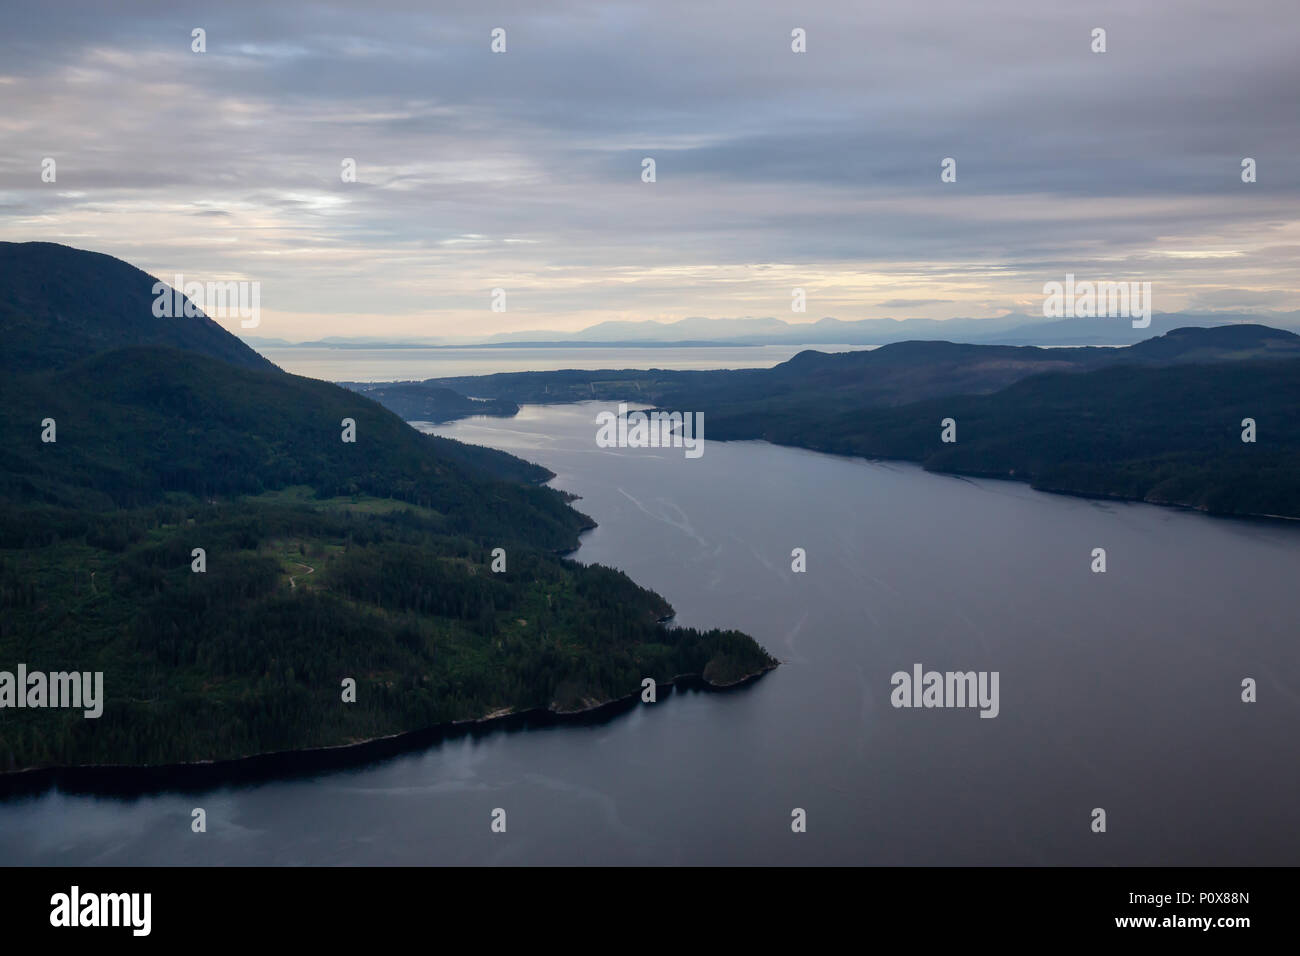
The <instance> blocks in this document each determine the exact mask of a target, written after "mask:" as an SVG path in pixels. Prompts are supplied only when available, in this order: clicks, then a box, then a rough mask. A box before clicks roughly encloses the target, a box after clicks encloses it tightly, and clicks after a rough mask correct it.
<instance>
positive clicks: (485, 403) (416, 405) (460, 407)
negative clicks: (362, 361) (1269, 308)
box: [338, 382, 519, 422]
mask: <svg viewBox="0 0 1300 956" xmlns="http://www.w3.org/2000/svg"><path fill="white" fill-rule="evenodd" d="M338 384H339V385H342V386H343V387H344V388H349V389H351V390H352V391H354V392H360V393H361V394H362V395H365V396H367V397H369V398H372V399H374V400H375V401H377V402H379V404H381V405H383V406H384V407H385V408H387V409H389V410H390V411H392V412H395V413H396V414H398V415H400V416H401V417H402V418H404V419H405V420H406V421H408V422H449V421H454V420H455V419H458V418H468V417H469V416H471V415H495V416H499V417H501V416H503V417H507V418H508V417H510V416H511V415H514V414H515V413H516V412H518V411H519V406H518V405H516V404H515V403H514V402H509V401H503V400H501V399H486V400H481V399H475V398H466V397H465V396H464V395H461V394H460V393H459V392H455V391H452V390H451V389H449V388H429V387H425V386H422V385H418V384H415V383H411V382H394V383H392V384H374V383H370V382H339V383H338Z"/></svg>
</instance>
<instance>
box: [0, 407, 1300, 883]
mask: <svg viewBox="0 0 1300 956" xmlns="http://www.w3.org/2000/svg"><path fill="white" fill-rule="evenodd" d="M601 407H603V406H600V405H596V404H586V405H579V406H552V407H545V408H539V407H533V406H530V407H526V408H524V409H523V411H522V412H521V414H520V415H519V416H518V417H516V418H514V419H473V420H468V421H463V422H458V423H455V424H453V425H449V426H444V427H440V428H438V429H437V431H438V432H439V433H441V434H446V435H451V436H453V437H457V438H462V439H465V440H468V441H475V442H481V443H483V444H489V445H493V446H495V447H498V448H504V449H506V450H508V451H512V452H516V453H518V454H521V455H523V456H524V457H527V458H530V459H533V460H535V461H538V462H540V463H542V464H544V465H546V466H547V467H549V468H551V469H552V470H553V471H555V472H556V473H557V476H558V477H557V478H556V480H555V482H554V484H555V485H556V486H557V487H560V488H564V489H567V490H570V491H573V492H575V493H577V494H579V495H581V496H582V500H581V501H579V502H577V506H578V507H579V508H580V509H581V510H583V511H585V512H586V513H588V514H590V515H592V516H593V517H594V518H596V520H597V521H599V522H600V527H598V528H597V529H596V530H595V531H593V532H591V533H590V534H588V535H587V536H586V537H585V538H584V542H583V545H582V548H581V549H580V551H579V552H578V555H577V557H578V558H579V559H580V560H582V561H599V562H603V563H606V564H613V565H616V566H618V567H621V568H623V569H624V570H626V571H627V572H628V573H629V574H630V575H631V576H632V577H633V579H634V580H636V581H638V582H640V583H642V584H645V585H647V586H649V587H652V588H655V589H656V590H658V591H660V592H661V593H662V594H664V595H665V596H666V597H667V598H668V599H669V600H670V601H671V602H672V603H673V604H674V606H675V607H676V609H677V611H678V618H679V620H680V621H681V623H683V624H690V625H696V626H704V627H708V626H714V625H717V626H729V627H738V628H741V629H743V630H745V631H747V632H749V633H751V634H753V635H754V636H755V637H756V638H757V639H758V640H759V641H760V642H761V643H762V644H763V645H764V646H766V647H767V648H768V649H769V650H770V651H771V652H772V653H773V654H775V655H776V656H778V657H779V658H781V659H782V661H783V662H784V663H783V665H782V666H781V667H779V668H778V669H777V670H775V671H773V672H772V673H770V674H768V675H767V676H765V677H764V678H763V679H762V680H760V681H759V682H757V683H756V684H754V685H752V686H751V687H749V688H748V689H745V690H741V691H737V692H732V693H727V694H709V693H702V692H687V693H680V694H670V695H661V696H660V700H659V702H658V703H657V704H654V705H640V706H638V707H636V708H635V709H634V710H632V711H631V712H630V713H627V714H625V715H623V716H620V717H616V718H614V719H613V720H611V721H609V722H607V723H602V724H598V725H595V726H576V727H575V726H565V727H552V728H546V729H538V730H527V731H519V732H510V733H507V732H494V733H490V734H487V735H484V736H481V737H478V738H471V737H465V738H459V739H456V740H452V741H450V742H447V743H444V744H442V745H440V746H437V747H432V748H429V749H427V750H425V751H422V752H419V753H412V754H409V755H405V756H402V757H398V758H395V759H391V760H388V761H385V762H383V763H379V764H375V765H370V766H367V767H364V768H360V769H353V770H347V771H337V772H331V773H326V774H321V775H318V776H316V777H314V778H308V779H298V780H292V781H279V782H272V783H266V784H261V785H256V786H245V787H227V788H223V789H220V790H216V791H212V792H208V793H203V794H161V795H157V796H151V797H147V798H142V799H130V800H121V799H115V798H114V799H110V798H93V797H85V796H70V795H66V794H61V793H57V792H50V793H46V794H43V795H41V796H38V797H29V798H23V799H20V800H16V801H11V802H9V803H8V804H4V805H0V862H4V863H21V864H33V863H44V864H84V863H91V864H97V863H140V864H152V863H208V864H211V863H229V864H235V863H252V864H257V863H324V864H329V863H401V864H435V863H562V864H581V863H638V864H664V865H669V864H683V863H724V864H725V863H877V864H1054V863H1083V864H1107V865H1109V864H1261V863H1268V864H1289V865H1294V864H1296V863H1297V862H1300V836H1298V835H1297V834H1298V832H1300V831H1298V830H1297V828H1296V827H1295V825H1294V808H1295V805H1296V799H1297V796H1300V765H1298V763H1297V761H1296V759H1295V749H1294V743H1293V741H1294V736H1295V732H1296V728H1297V727H1298V726H1300V693H1298V691H1300V650H1298V647H1300V644H1298V642H1297V641H1296V639H1295V613H1294V609H1295V599H1294V589H1295V581H1296V580H1297V576H1298V575H1300V528H1297V527H1294V526H1291V525H1287V524H1280V523H1279V524H1272V523H1263V522H1246V521H1230V520H1220V519H1213V518H1207V517H1205V516H1202V515H1198V514H1193V513H1188V512H1182V511H1177V510H1172V509H1162V508H1156V507H1153V506H1147V505H1138V504H1123V503H1106V502H1097V501H1087V500H1082V499H1077V498H1068V497H1062V496H1055V495H1047V494H1040V493H1038V492H1035V491H1032V490H1031V489H1029V488H1028V487H1026V486H1024V485H1021V484H1016V483H1010V482H998V481H982V480H981V481H970V480H965V479H961V478H956V477H950V476H941V475H932V474H927V473H925V472H923V471H921V470H920V469H918V468H916V467H914V466H911V465H905V464H891V463H886V464H879V463H869V462H865V461H860V460H852V459H844V458H835V457H830V456H825V455H819V454H814V453H811V452H806V451H801V450H797V449H788V448H778V447H774V446H770V445H765V444H762V443H757V442H743V443H730V444H724V443H718V442H709V443H708V444H707V445H706V450H705V453H704V455H703V457H702V458H699V459H694V460H687V459H686V458H685V457H684V455H683V454H682V451H681V449H626V450H620V449H599V448H597V447H596V446H595V442H594V436H595V431H596V425H595V423H594V418H595V414H596V411H597V410H599V409H600V408H601ZM706 424H707V423H706ZM706 440H707V429H706ZM795 547H802V548H804V549H806V551H807V555H808V559H807V560H808V571H807V573H806V574H793V573H791V571H790V560H791V559H790V551H791V549H792V548H795ZM1095 547H1104V548H1106V550H1107V556H1108V568H1109V570H1108V571H1107V573H1106V574H1093V573H1091V572H1090V571H1089V565H1090V563H1091V551H1092V549H1093V548H1095ZM916 662H920V663H922V664H923V665H925V666H926V668H927V669H928V668H934V669H937V670H959V669H960V670H966V669H973V670H996V671H998V672H999V673H1000V708H1001V712H1000V715H999V716H998V717H997V718H996V719H980V718H979V717H978V715H977V711H975V710H943V709H934V710H903V709H894V708H893V707H891V706H890V703H889V695H890V690H891V686H890V675H891V674H892V673H893V672H894V671H896V670H910V668H911V665H912V664H913V663H916ZM1243 677H1253V678H1255V679H1256V680H1257V681H1258V686H1259V691H1258V693H1259V702H1258V703H1255V704H1246V703H1242V702H1241V700H1240V682H1241V680H1242V678H1243ZM196 806H202V807H204V808H205V809H206V810H207V814H208V832H207V833H206V834H202V835H199V834H193V833H191V832H190V829H189V825H190V810H191V809H192V808H193V807H196ZM497 807H500V808H503V809H505V810H506V811H507V826H508V829H507V832H506V833H505V834H493V833H491V832H490V829H489V822H490V817H491V813H492V810H493V809H494V808H497ZM796 807H797V808H802V809H804V810H806V811H807V818H808V830H807V832H806V833H803V834H794V833H792V832H791V830H790V819H791V811H792V810H793V809H794V808H796ZM1095 807H1101V808H1104V809H1105V810H1106V812H1107V817H1108V819H1107V823H1108V831H1107V832H1106V833H1104V834H1095V833H1092V832H1091V830H1090V826H1089V825H1090V822H1091V819H1092V817H1091V811H1092V810H1093V808H1095Z"/></svg>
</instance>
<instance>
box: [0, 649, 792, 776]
mask: <svg viewBox="0 0 1300 956" xmlns="http://www.w3.org/2000/svg"><path fill="white" fill-rule="evenodd" d="M778 666H779V662H776V661H774V662H773V663H771V664H768V665H767V666H765V667H762V668H760V669H758V670H756V671H753V672H751V673H749V674H746V675H744V676H743V677H740V678H738V679H737V680H734V681H729V682H727V683H723V684H718V683H714V682H712V681H709V680H706V679H705V678H704V676H703V675H702V674H678V675H677V676H675V677H673V678H672V679H671V680H668V681H662V682H660V683H659V684H658V685H657V686H658V689H660V690H663V689H665V688H667V689H669V690H670V691H671V693H678V692H681V691H687V690H694V691H699V692H705V693H730V692H732V691H739V690H743V689H745V688H747V687H749V686H751V685H753V684H754V683H755V682H757V681H758V679H759V678H760V677H762V676H763V675H764V674H766V673H768V672H769V671H771V670H774V669H776V667H778ZM666 696H671V695H666ZM640 701H641V691H640V689H639V688H638V689H637V690H636V691H634V692H632V693H630V694H627V695H625V696H623V697H616V698H611V699H610V700H605V701H601V702H599V703H596V704H592V705H590V706H588V707H583V708H580V709H578V710H567V711H565V710H551V709H550V708H533V709H531V710H524V711H515V710H510V709H503V710H496V711H493V712H491V713H489V714H485V715H484V716H482V717H470V718H466V719H464V720H454V721H450V722H447V723H442V724H436V725H434V726H432V727H422V728H419V729H416V730H405V731H399V732H397V733H394V734H386V735H384V736H381V737H371V738H368V739H366V740H358V741H354V742H352V743H344V744H330V745H327V746H323V747H308V748H303V749H299V750H276V751H267V752H263V753H257V754H246V755H244V756H241V757H229V758H223V759H220V760H196V761H189V762H183V763H171V764H144V765H133V764H79V765H73V766H55V767H28V768H26V769H23V770H9V771H3V772H0V802H2V801H4V800H9V799H14V798H21V797H28V796H39V795H40V794H42V793H44V792H46V791H47V790H51V789H58V790H60V791H63V792H65V793H76V794H88V795H92V796H108V797H119V798H132V797H143V796H151V795H154V794H160V793H167V792H172V793H198V792H205V791H209V790H214V789H217V788H219V787H223V786H241V785H243V786H247V785H253V784H258V783H268V782H273V781H283V780H290V779H294V778H297V777H306V776H313V775H316V774H319V773H326V772H331V771H336V770H346V769H353V768H358V767H362V766H365V765H367V764H373V763H378V762H380V761H383V760H387V759H390V758H392V757H397V756H401V755H403V754H411V753H415V752H417V751H420V750H427V749H429V748H430V747H433V746H436V745H438V744H441V743H442V742H444V741H447V740H455V739H457V738H460V737H465V736H474V737H478V736H483V735H486V734H489V733H494V732H496V731H498V730H505V731H507V732H517V731H526V730H537V729H543V728H547V727H556V726H564V725H573V726H583V725H593V724H602V723H605V722H607V721H609V720H612V719H614V718H616V717H619V716H621V715H622V714H624V713H626V712H628V711H630V710H632V709H633V708H634V707H636V706H637V705H638V704H639V703H640ZM658 703H664V700H663V699H660V700H657V701H656V704H658Z"/></svg>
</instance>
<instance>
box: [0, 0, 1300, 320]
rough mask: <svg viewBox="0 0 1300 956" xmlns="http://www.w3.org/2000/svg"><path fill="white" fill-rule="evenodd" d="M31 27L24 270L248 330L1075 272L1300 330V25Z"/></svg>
mask: <svg viewBox="0 0 1300 956" xmlns="http://www.w3.org/2000/svg"><path fill="white" fill-rule="evenodd" d="M0 25H2V29H0V239H3V240H12V241H26V240H47V241H54V242H62V243H67V244H69V245H73V246H77V247H80V248H86V249H93V250H96V251H100V252H106V253H109V254H112V255H115V256H118V257H120V258H123V259H126V260H127V261H129V262H131V263H133V264H135V265H137V266H139V267H141V268H142V269H145V270H146V271H148V272H151V273H153V274H154V275H156V276H159V277H163V278H168V279H170V277H171V276H173V275H174V274H176V273H183V274H184V275H185V276H186V277H187V278H193V279H199V280H228V279H239V280H247V281H256V282H260V283H261V300H262V320H261V325H260V327H259V328H258V329H257V330H255V331H252V332H247V333H245V334H250V335H258V336H265V337H281V338H286V339H290V340H303V339H312V338H318V337H323V336H329V335H338V336H361V335H385V336H388V335H393V336H399V335H400V336H466V335H468V336H480V335H482V336H486V335H489V334H492V333H495V332H503V331H514V330H523V329H557V330H573V329H578V328H582V327H584V326H587V325H591V324H594V323H596V322H599V321H603V320H607V319H658V320H665V321H667V320H675V319H681V318H686V317H690V316H710V317H726V318H737V317H745V316H752V317H760V316H763V317H766V316H775V317H779V318H784V319H786V320H787V321H812V320H815V319H818V318H821V317H823V316H828V315H829V316H835V317H837V318H840V319H845V320H850V319H861V318H876V317H883V316H895V317H909V316H927V317H932V318H948V317H953V316H992V315H998V314H1003V313H1005V312H1007V311H1010V310H1020V311H1027V312H1037V313H1041V304H1042V289H1043V284H1044V283H1045V282H1047V281H1052V280H1061V279H1063V278H1064V275H1065V274H1066V273H1067V272H1073V273H1075V274H1076V275H1078V276H1080V277H1081V278H1094V279H1138V280H1146V281H1150V282H1152V285H1153V296H1154V302H1155V308H1156V310H1157V311H1174V310H1178V309H1197V310H1207V309H1279V310H1280V309H1296V308H1300V291H1297V290H1300V281H1297V279H1298V278H1300V266H1298V265H1297V262H1298V261H1300V256H1298V255H1297V253H1300V223H1298V222H1297V215H1296V213H1297V209H1300V205H1298V200H1300V133H1298V127H1300V101H1298V99H1297V92H1298V91H1300V56H1298V55H1297V53H1296V51H1297V49H1300V7H1298V6H1297V4H1296V0H1233V2H1228V0H1141V2H1134V0H1089V2H1070V3H1066V2H1055V0H980V2H978V3H975V2H970V0H930V2H927V3H923V4H922V3H866V2H861V0H839V2H817V0H800V2H798V3H794V2H785V3H778V2H768V0H757V2H755V0H747V2H744V3H740V2H731V3H711V2H708V0H693V2H687V3H680V4H677V3H672V2H666V0H655V2H645V3H618V2H566V0H556V2H545V3H543V2H539V0H526V2H513V0H509V2H492V0H468V2H460V0H454V2H448V0H412V2H400V0H366V2H347V3H330V2H325V3H311V4H295V3H289V2H283V3H280V2H275V3H273V2H267V0H257V2H244V0H220V2H218V0H209V2H204V3H191V2H188V0H179V2H171V3H166V4H164V3H147V4H146V3H129V2H121V0H118V2H114V3H111V4H109V3H104V2H102V0H91V2H83V3H70V2H59V0H54V2H51V3H30V2H22V0H0ZM497 27H500V28H502V29H504V30H505V31H506V33H505V37H506V52H505V53H493V52H492V50H491V33H492V30H493V29H494V28H497ZM1097 27H1101V28H1103V29H1105V30H1106V46H1107V52H1105V53H1104V54H1103V53H1094V52H1092V49H1091V47H1092V45H1093V40H1092V31H1093V29H1094V28H1097ZM195 28H202V29H204V30H205V31H206V44H207V52H206V53H195V52H192V50H191V44H192V38H191V37H192V31H193V30H194V29H195ZM795 28H802V29H803V30H805V31H806V36H807V52H806V53H795V52H792V50H791V31H792V30H793V29H795ZM46 157H50V158H53V159H55V161H56V164H57V166H56V169H57V179H56V181H55V182H54V183H45V182H42V180H41V164H42V160H43V159H45V158H46ZM646 157H651V158H653V159H654V160H655V166H656V170H655V172H656V181H655V182H653V183H646V182H643V181H642V161H643V159H644V158H646ZM945 157H952V158H954V159H955V160H956V161H957V170H956V172H957V179H956V182H951V183H944V182H941V181H940V171H941V170H940V163H941V161H942V160H943V159H944V158H945ZM1244 157H1251V158H1253V159H1254V160H1256V163H1257V171H1258V172H1257V176H1258V181H1257V182H1255V183H1251V184H1247V183H1243V182H1242V180H1241V163H1242V159H1243V158H1244ZM348 158H352V159H355V161H356V165H357V181H356V182H353V183H345V182H343V181H342V177H341V175H340V173H341V169H342V164H343V161H344V160H345V159H348ZM795 287H801V288H803V289H805V290H806V291H807V297H808V308H807V312H806V313H804V314H797V313H792V312H791V308H790V303H791V290H792V289H793V288H795ZM494 288H502V289H504V290H506V311H505V312H504V313H498V312H493V311H492V310H491V308H490V305H491V292H492V290H493V289H494ZM225 324H226V325H227V326H228V327H230V328H232V330H235V331H239V329H238V321H237V319H231V320H230V321H228V322H226V323H225Z"/></svg>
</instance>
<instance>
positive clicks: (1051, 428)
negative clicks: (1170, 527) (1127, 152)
mask: <svg viewBox="0 0 1300 956" xmlns="http://www.w3.org/2000/svg"><path fill="white" fill-rule="evenodd" d="M429 384H430V385H431V386H432V387H437V388H444V387H453V388H461V389H465V390H469V391H472V392H473V393H474V394H476V395H490V396H495V397H499V398H503V399H509V400H512V401H519V402H555V401H583V400H589V399H592V398H600V399H604V400H613V401H641V402H644V403H647V404H650V405H657V406H659V407H661V408H665V409H667V410H670V411H671V410H678V411H691V412H703V413H704V416H705V424H706V428H705V434H706V436H707V437H708V438H710V439H714V440H719V439H720V440H726V439H765V440H767V441H772V442H776V443H778V444H788V445H797V446H799V447H803V448H811V449H814V450H817V451H826V452H834V453H837V454H848V455H860V456H866V457H879V458H900V459H909V460H914V461H919V462H923V463H924V464H925V466H926V467H927V468H931V469H935V470H943V471H956V472H963V473H969V474H983V475H993V476H998V477H1011V478H1017V479H1023V480H1028V481H1032V482H1033V483H1034V484H1035V485H1036V486H1037V487H1040V488H1044V489H1050V490H1053V491H1062V492H1069V493H1076V494H1087V495H1105V496H1114V497H1121V498H1133V499H1139V500H1146V501H1152V502H1159V503H1163V504H1182V505H1187V506H1190V507H1195V508H1201V509H1204V510H1206V511H1211V512H1215V513H1222V514H1269V515H1284V516H1288V517H1300V337H1298V336H1296V335H1294V334H1293V333H1291V332H1285V331H1280V330H1278V329H1270V328H1266V327H1264V326H1258V325H1232V326H1222V327H1219V328H1210V329H1201V328H1187V329H1177V330H1174V331H1171V332H1168V333H1166V334H1165V335H1162V336H1158V337H1155V338H1152V339H1148V340H1146V341H1144V342H1139V343H1137V344H1136V345H1131V346H1127V347H1125V348H1113V349H1112V348H1093V347H1085V348H1061V349H1044V348H1035V347H1018V346H998V345H961V344H954V343H951V342H902V343H899V344H897V345H887V346H883V347H882V348H879V349H876V350H874V351H871V352H842V353H835V354H826V353H822V352H816V351H806V352H801V353H800V354H798V355H796V356H794V357H793V358H792V359H790V360H789V361H788V362H784V363H782V364H780V365H777V366H776V367H774V368H771V369H744V370H738V371H716V372H668V371H662V370H656V371H650V372H636V371H605V372H587V371H573V370H569V371H563V372H529V373H511V374H504V375H493V376H484V377H482V378H478V379H442V380H431V382H430V383H429ZM946 418H952V419H954V420H955V421H956V439H957V440H956V441H955V442H952V443H945V442H942V441H941V440H940V439H941V428H940V422H941V420H943V419H946ZM1246 418H1250V419H1254V420H1255V422H1256V424H1257V432H1256V435H1257V438H1256V441H1254V442H1243V441H1242V440H1241V436H1242V432H1243V426H1242V421H1243V419H1246Z"/></svg>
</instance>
